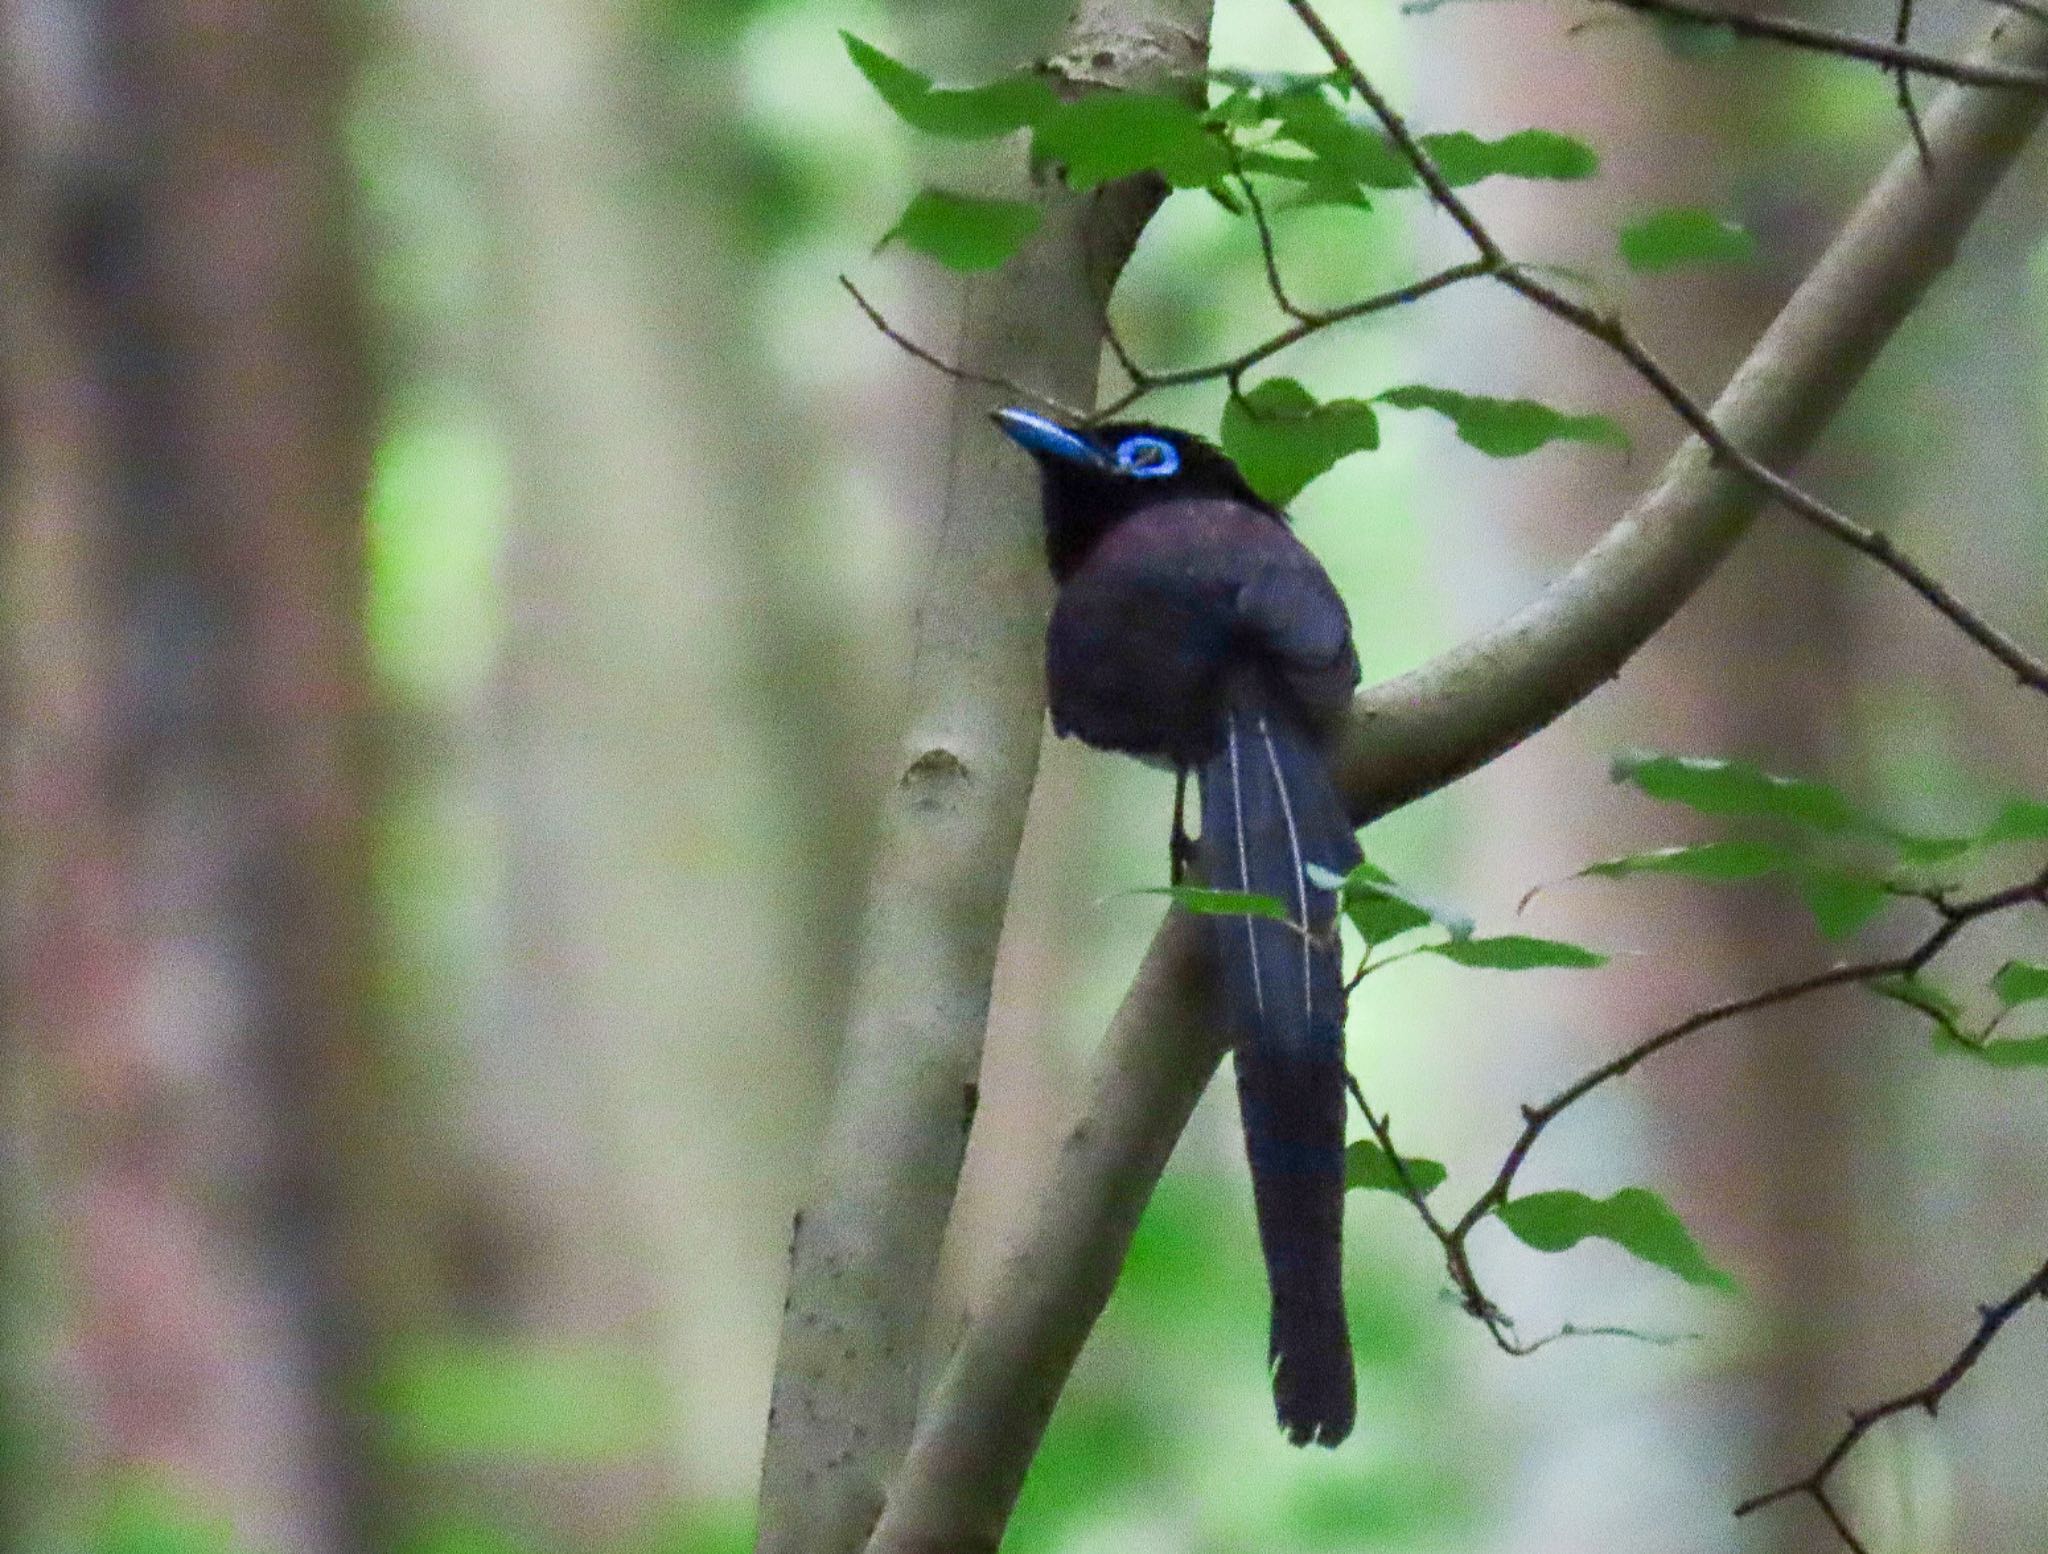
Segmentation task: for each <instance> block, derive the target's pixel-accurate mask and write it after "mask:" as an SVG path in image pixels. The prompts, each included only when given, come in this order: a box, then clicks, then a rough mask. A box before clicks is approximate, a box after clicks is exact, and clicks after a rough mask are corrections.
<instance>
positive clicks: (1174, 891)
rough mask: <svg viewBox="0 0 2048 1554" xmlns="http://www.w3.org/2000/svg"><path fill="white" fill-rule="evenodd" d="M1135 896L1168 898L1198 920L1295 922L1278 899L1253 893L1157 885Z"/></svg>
mask: <svg viewBox="0 0 2048 1554" xmlns="http://www.w3.org/2000/svg"><path fill="white" fill-rule="evenodd" d="M1130 894H1132V895H1134V896H1165V897H1166V898H1167V899H1169V900H1170V901H1172V902H1173V903H1174V904H1175V905H1176V906H1179V907H1182V908H1184V909H1186V910H1187V911H1190V912H1192V913H1194V914H1195V915H1196V916H1197V917H1271V918H1275V919H1277V920H1278V921H1280V922H1283V923H1287V922H1292V921H1293V919H1292V918H1291V917H1290V916H1288V913H1287V908H1286V907H1285V906H1284V905H1283V904H1282V903H1281V901H1280V898H1279V897H1278V896H1266V895H1261V894H1259V893H1258V892H1257V891H1251V890H1211V889H1209V888H1208V887H1207V886H1205V885H1154V886H1150V887H1148V888H1146V889H1144V890H1134V891H1132V892H1130Z"/></svg>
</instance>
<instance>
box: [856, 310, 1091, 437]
mask: <svg viewBox="0 0 2048 1554" xmlns="http://www.w3.org/2000/svg"><path fill="white" fill-rule="evenodd" d="M839 284H840V285H842V286H844V287H845V288H846V294H847V295H848V296H850V297H852V298H853V300H854V305H855V306H857V307H858V308H859V309H860V310H861V312H863V313H865V314H866V315H867V318H868V322H869V323H871V324H873V325H874V326H875V328H876V330H878V331H879V332H880V334H881V336H882V338H883V339H885V340H888V341H889V342H890V343H892V344H894V345H896V346H899V347H901V348H902V349H903V350H904V351H906V352H908V353H909V354H910V355H912V356H914V357H916V358H917V360H919V361H921V362H923V363H924V364H925V365H926V366H927V367H930V368H932V369H933V370H934V371H936V372H939V373H941V374H943V375H944V376H946V377H948V378H951V379H952V380H953V381H954V382H955V383H979V384H981V385H982V386H983V387H984V388H997V389H1001V390H1002V391H1003V392H1004V393H1005V394H1010V395H1014V396H1015V397H1016V398H1018V399H1029V400H1035V401H1036V402H1037V403H1039V404H1041V405H1044V406H1045V407H1046V408H1047V409H1048V410H1051V411H1053V412H1054V413H1055V414H1057V415H1058V416H1060V418H1061V419H1062V420H1066V421H1073V422H1080V421H1085V420H1086V419H1088V413H1087V412H1086V411H1084V410H1076V409H1074V408H1073V407H1072V406H1070V405H1063V404H1061V403H1060V402H1059V401H1058V400H1057V399H1054V398H1053V397H1052V396H1051V395H1049V394H1041V393H1040V392H1039V391H1038V390H1037V389H1034V388H1026V387H1025V386H1024V385H1023V384H1021V383H1017V382H1014V381H1012V380H1011V379H1009V378H1005V377H1000V376H997V375H996V374H993V373H987V372H970V371H968V369H967V368H965V367H962V366H959V365H957V364H955V363H953V362H949V361H947V360H946V359H945V358H944V357H943V356H940V355H939V354H938V353H937V352H936V351H932V350H929V349H927V348H926V347H924V346H922V345H919V344H918V343H917V342H916V341H915V340H913V339H911V338H910V336H909V335H907V334H905V333H904V332H903V331H902V330H900V329H898V328H897V327H896V326H895V325H894V324H892V323H890V322H889V321H888V320H887V319H886V318H884V317H883V316H882V314H881V311H880V310H879V309H878V308H876V306H875V305H874V304H873V303H872V302H870V301H868V299H867V298H866V297H864V296H862V295H861V290H860V288H859V287H858V286H856V285H854V284H853V282H852V281H851V280H850V279H849V278H848V277H846V276H844V275H842V276H840V277H839Z"/></svg>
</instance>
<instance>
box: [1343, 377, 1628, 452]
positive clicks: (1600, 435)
mask: <svg viewBox="0 0 2048 1554" xmlns="http://www.w3.org/2000/svg"><path fill="white" fill-rule="evenodd" d="M1374 397H1375V398H1376V399H1378V400H1380V401H1381V402H1383V403H1385V404H1389V405H1392V406H1394V408H1395V409H1397V410H1434V411H1436V412H1437V414H1439V415H1442V416H1448V417H1449V418H1450V420H1451V424H1452V425H1454V426H1455V427H1456V428H1457V429H1458V440H1459V441H1460V442H1463V443H1466V444H1468V445H1469V446H1471V447H1474V448H1477V449H1478V450H1479V451H1480V452H1481V453H1484V454H1487V455H1489V456H1490V457H1492V458H1496V459H1511V458H1515V457H1518V456H1519V455H1521V454H1524V453H1534V452H1535V451H1536V450H1537V449H1538V448H1540V447H1542V446H1543V445H1544V444H1545V443H1551V442H1589V443H1609V444H1612V445H1614V446H1616V447H1623V448H1625V447H1627V446H1628V438H1627V436H1626V435H1624V434H1623V432H1622V430H1621V428H1620V427H1618V426H1616V425H1615V424H1614V423H1613V422H1612V421H1610V420H1608V419H1607V417H1605V416H1603V415H1566V414H1565V413H1564V412H1563V411H1561V410H1553V409H1552V408H1551V407H1550V406H1548V405H1544V404H1538V403H1537V402H1536V401H1535V400H1533V399H1489V398H1487V397H1485V396H1484V395H1479V394H1461V393H1459V392H1457V391H1456V390H1455V389H1442V388H1431V387H1430V386H1429V385H1427V384H1424V383H1409V384H1404V385H1402V386H1401V387H1399V388H1390V389H1388V390H1387V391H1386V392H1385V393H1383V394H1378V395H1375V396H1374Z"/></svg>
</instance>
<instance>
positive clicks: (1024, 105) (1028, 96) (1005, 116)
mask: <svg viewBox="0 0 2048 1554" xmlns="http://www.w3.org/2000/svg"><path fill="white" fill-rule="evenodd" d="M839 36H840V37H841V38H843V39H844V40H845V42H846V52H847V53H848V54H850V55H851V56H852V57H853V62H854V64H855V65H856V66H858V67H859V69H860V73H861V74H862V75H864V76H866V77H867V78H868V84H869V85H870V86H872V87H874V89H875V91H876V92H877V93H878V94H879V95H880V96H881V99H882V101H883V102H885V103H887V104H888V105H889V106H890V107H891V108H893V109H895V110H896V115H897V117H898V118H900V119H902V120H903V121H904V123H906V124H908V125H909V126H910V127H911V128H912V129H919V130H923V131H924V132H925V133H926V134H927V135H944V136H948V137H950V138H952V139H955V140H987V139H990V138H992V137H994V136H997V135H1007V134H1010V133H1011V132H1012V131H1013V130H1020V129H1023V128H1025V127H1026V126H1027V125H1032V124H1036V123H1038V122H1039V121H1040V120H1041V119H1044V118H1046V117H1048V116H1049V115H1051V114H1052V113H1053V112H1054V111H1055V110H1056V109H1058V107H1059V105H1060V100H1059V98H1058V97H1057V96H1055V95H1054V93H1053V90H1052V88H1051V87H1050V86H1049V85H1047V84H1046V83H1045V82H1044V81H1043V80H1041V79H1040V78H1039V77H1037V76H1031V75H1013V76H1005V77H1004V78H1003V79H1002V80H1000V81H991V82H989V83H988V85H986V86H976V87H969V88H966V89H965V90H959V91H955V90H949V89H947V88H944V87H936V86H933V85H932V80H931V77H930V76H927V75H925V74H923V73H921V72H919V71H916V70H912V69H911V68H910V67H909V66H908V65H906V64H903V63H902V62H901V61H899V60H894V59H891V58H890V57H889V56H888V55H887V54H884V53H883V52H882V51H881V50H880V49H878V48H876V47H875V46H874V45H873V44H871V43H865V42H863V41H861V40H860V39H859V38H856V37H855V36H854V35H853V34H852V33H850V32H842V33H840V34H839Z"/></svg>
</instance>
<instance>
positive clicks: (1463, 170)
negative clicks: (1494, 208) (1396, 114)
mask: <svg viewBox="0 0 2048 1554" xmlns="http://www.w3.org/2000/svg"><path fill="white" fill-rule="evenodd" d="M1422 148H1423V149H1424V150H1425V151H1427V152H1428V153H1429V155H1430V159H1431V160H1432V161H1434V162H1435V163H1436V166H1437V171H1438V172H1440V173H1442V174H1443V175H1444V181H1445V182H1446V183H1449V184H1451V185H1453V186H1455V187H1462V186H1463V185H1465V184H1473V183H1478V182H1479V181H1480V180H1481V179H1482V178H1495V177H1501V178H1550V179H1564V180H1570V179H1579V178H1591V177H1592V176H1593V175H1594V174H1595V173H1597V172H1598V171H1599V170H1600V158H1599V156H1598V155H1597V154H1596V153H1595V152H1594V150H1593V148H1592V147H1591V146H1588V145H1586V144H1585V143H1584V142H1583V141H1578V140H1574V139H1572V137H1571V136H1569V135H1560V134H1559V133H1558V132H1557V131H1556V130H1546V129H1525V130H1517V131H1515V133H1514V134H1512V135H1504V136H1502V137H1501V138H1500V139H1499V140H1482V139H1480V138H1479V137H1478V136H1477V135H1474V134H1472V133H1471V132H1470V131H1469V130H1453V131H1451V132H1450V133H1449V134H1445V135H1424V136H1423V137H1422Z"/></svg>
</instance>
